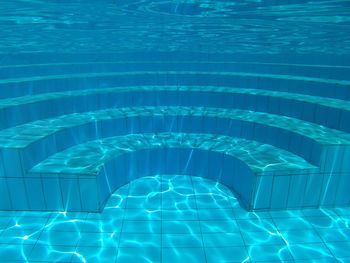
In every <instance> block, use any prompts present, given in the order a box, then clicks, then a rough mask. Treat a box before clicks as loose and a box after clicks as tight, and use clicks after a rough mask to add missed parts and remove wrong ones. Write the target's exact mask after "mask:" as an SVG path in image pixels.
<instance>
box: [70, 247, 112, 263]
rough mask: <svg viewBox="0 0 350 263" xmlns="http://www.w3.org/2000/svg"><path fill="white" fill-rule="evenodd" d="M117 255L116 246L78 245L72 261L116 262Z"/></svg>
mask: <svg viewBox="0 0 350 263" xmlns="http://www.w3.org/2000/svg"><path fill="white" fill-rule="evenodd" d="M117 255H118V250H117V249H116V248H115V247H114V248H111V247H77V248H76V249H75V252H74V253H73V255H72V259H71V262H115V261H116V259H117Z"/></svg>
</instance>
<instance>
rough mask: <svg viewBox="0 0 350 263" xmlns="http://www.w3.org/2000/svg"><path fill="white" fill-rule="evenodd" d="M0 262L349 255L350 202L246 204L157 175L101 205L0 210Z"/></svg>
mask: <svg viewBox="0 0 350 263" xmlns="http://www.w3.org/2000/svg"><path fill="white" fill-rule="evenodd" d="M0 222H1V234H0V242H1V245H0V248H1V249H0V258H1V261H4V262H21V261H23V262H180V261H188V262H213V263H218V262H349V257H350V252H349V251H350V250H349V247H350V242H349V240H348V237H349V234H350V232H349V231H350V230H349V223H350V209H349V208H338V209H320V210H319V209H304V210H289V211H277V212H247V211H246V210H245V209H242V208H241V207H240V205H239V202H238V200H237V198H236V197H235V196H234V194H232V192H231V191H230V190H229V189H228V188H227V187H225V186H223V185H221V184H218V183H216V182H214V181H211V180H207V179H203V178H201V177H195V176H186V175H155V176H147V177H143V178H140V179H137V180H134V181H132V182H131V183H130V184H127V185H125V186H123V187H121V188H119V189H118V190H117V191H116V192H114V193H113V195H112V196H111V197H110V199H109V200H108V203H107V204H106V207H105V209H104V211H103V212H102V213H101V214H99V213H74V212H71V213H70V212H42V213H39V212H1V213H0Z"/></svg>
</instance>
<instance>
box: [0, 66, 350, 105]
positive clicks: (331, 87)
mask: <svg viewBox="0 0 350 263" xmlns="http://www.w3.org/2000/svg"><path fill="white" fill-rule="evenodd" d="M163 84H167V85H217V86H225V85H226V86H236V87H242V88H248V87H249V88H255V89H268V90H274V91H285V92H292V93H300V94H309V95H317V96H322V97H332V98H338V99H350V91H349V89H348V86H349V85H350V81H349V80H338V79H327V78H322V77H306V76H295V75H282V74H266V73H252V72H225V71H221V72H215V71H132V72H130V71H124V72H109V71H108V72H98V73H75V74H61V75H46V76H31V77H22V78H8V79H0V89H1V90H2V92H1V94H0V98H8V97H16V96H24V95H27V94H38V93H45V92H50V91H51V92H54V91H66V90H79V89H86V88H96V87H107V86H128V85H163Z"/></svg>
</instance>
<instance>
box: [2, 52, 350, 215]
mask: <svg viewBox="0 0 350 263" xmlns="http://www.w3.org/2000/svg"><path fill="white" fill-rule="evenodd" d="M74 61H75V60H74ZM116 61H118V62H116ZM346 73H347V74H346ZM349 76H350V67H347V66H337V67H335V66H332V65H316V64H315V65H313V64H304V65H300V64H282V63H278V62H271V63H268V62H256V61H248V62H244V63H243V62H240V61H224V62H217V61H213V60H210V59H209V60H206V61H200V60H199V61H195V60H194V61H184V60H181V59H179V61H175V60H174V61H168V62H164V61H158V62H157V61H149V60H147V59H146V60H141V59H140V60H139V61H131V62H130V61H129V62H127V61H120V60H119V59H118V57H113V56H111V57H109V58H108V59H106V61H104V62H95V61H93V60H91V61H89V60H84V61H82V62H72V61H61V62H57V61H55V62H52V63H48V62H45V63H40V61H39V62H36V63H28V62H26V61H22V62H21V61H18V62H16V63H15V64H12V65H7V66H1V67H0V210H35V211H90V212H99V211H102V210H103V208H104V204H105V202H106V201H107V199H108V198H109V196H110V195H111V194H112V193H113V192H114V191H115V190H116V189H117V188H118V187H120V186H122V185H124V184H126V183H128V182H130V181H131V180H134V179H136V178H138V177H141V176H147V175H150V174H157V173H159V174H162V173H166V174H171V173H174V174H190V175H193V176H202V177H206V178H210V179H212V180H216V181H219V182H221V183H223V184H225V185H227V186H229V187H230V189H232V191H234V192H235V193H236V194H237V195H238V196H239V199H240V201H241V203H242V206H244V207H245V208H247V209H248V210H274V209H298V208H304V207H320V206H324V207H335V206H347V205H349V204H350V195H349V194H348V188H349V185H350V77H349ZM344 78H345V79H344ZM346 78H348V79H346Z"/></svg>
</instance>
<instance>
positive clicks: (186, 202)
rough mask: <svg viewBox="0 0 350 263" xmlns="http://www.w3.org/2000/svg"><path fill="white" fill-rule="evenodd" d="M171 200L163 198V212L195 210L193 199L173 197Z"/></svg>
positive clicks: (195, 205)
mask: <svg viewBox="0 0 350 263" xmlns="http://www.w3.org/2000/svg"><path fill="white" fill-rule="evenodd" d="M172 197H173V198H166V199H165V198H163V199H162V209H165V210H174V209H176V210H191V209H196V208H197V204H196V200H195V198H194V197H192V196H190V197H185V198H184V197H183V196H179V197H174V196H172Z"/></svg>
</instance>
